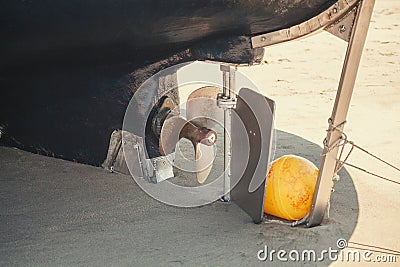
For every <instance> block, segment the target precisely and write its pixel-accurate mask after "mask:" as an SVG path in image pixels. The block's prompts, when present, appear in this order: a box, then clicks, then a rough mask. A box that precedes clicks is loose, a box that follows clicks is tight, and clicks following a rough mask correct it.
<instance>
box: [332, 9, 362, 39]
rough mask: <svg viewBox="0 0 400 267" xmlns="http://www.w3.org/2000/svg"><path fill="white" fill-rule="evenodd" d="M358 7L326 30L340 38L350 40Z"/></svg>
mask: <svg viewBox="0 0 400 267" xmlns="http://www.w3.org/2000/svg"><path fill="white" fill-rule="evenodd" d="M356 13H357V8H354V9H352V10H351V11H350V12H349V13H348V14H347V15H346V16H345V17H343V18H342V19H340V20H338V21H336V22H335V23H334V24H332V25H331V26H329V27H328V28H326V29H325V30H326V31H327V32H329V33H331V34H333V35H335V36H336V37H339V38H340V39H343V40H345V41H346V42H350V37H351V33H352V31H353V27H354V22H355V19H356Z"/></svg>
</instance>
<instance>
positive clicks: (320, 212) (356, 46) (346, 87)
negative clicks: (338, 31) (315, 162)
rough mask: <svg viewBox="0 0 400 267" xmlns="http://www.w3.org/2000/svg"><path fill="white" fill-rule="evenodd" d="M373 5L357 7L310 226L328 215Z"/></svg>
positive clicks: (367, 1) (371, 0)
mask: <svg viewBox="0 0 400 267" xmlns="http://www.w3.org/2000/svg"><path fill="white" fill-rule="evenodd" d="M374 4H375V0H363V1H362V2H360V4H359V5H358V7H357V11H356V12H357V14H356V19H355V22H354V26H353V29H352V33H351V37H350V41H349V44H348V47H347V53H346V57H345V62H344V66H343V70H342V75H341V79H340V83H339V88H338V92H337V95H336V100H335V105H334V108H333V112H332V116H331V118H330V119H329V124H330V126H329V129H328V134H327V137H326V139H325V144H324V145H325V148H324V151H323V156H322V160H321V164H320V172H319V176H318V181H317V185H316V188H315V193H314V200H313V206H312V209H311V213H310V214H309V216H308V220H307V224H306V225H307V227H313V226H317V225H320V224H321V223H322V220H323V219H324V216H325V211H326V209H327V205H328V200H329V194H330V192H331V183H332V179H333V176H334V172H335V168H336V164H337V156H338V151H339V148H338V147H335V145H337V144H338V143H339V142H340V141H341V137H342V132H341V131H342V130H343V127H344V124H345V122H346V117H347V113H348V110H349V106H350V100H351V96H352V94H353V89H354V84H355V81H356V76H357V71H358V67H359V65H360V60H361V55H362V51H363V48H364V44H365V40H366V37H367V33H368V27H369V24H370V20H371V16H372V11H373V7H374Z"/></svg>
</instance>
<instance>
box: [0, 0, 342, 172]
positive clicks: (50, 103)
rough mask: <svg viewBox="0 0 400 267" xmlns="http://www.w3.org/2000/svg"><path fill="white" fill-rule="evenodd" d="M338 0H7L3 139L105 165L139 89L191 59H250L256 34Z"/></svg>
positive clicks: (258, 52) (0, 100)
mask: <svg viewBox="0 0 400 267" xmlns="http://www.w3.org/2000/svg"><path fill="white" fill-rule="evenodd" d="M334 2H336V1H334V0H293V1H288V0H275V1H273V0H269V1H261V0H256V1H244V0H239V1H237V0H236V1H234V0H226V1H223V0H211V1H200V0H195V1H186V0H173V1H163V0H162V1H161V0H157V1H156V0H152V1H139V0H131V1H122V0H120V1H89V0H83V1H82V0H80V1H78V0H71V1H60V0H53V1H7V3H2V4H0V5H1V8H0V33H1V36H2V41H1V42H0V58H1V62H0V88H1V90H0V92H1V93H0V127H1V128H2V132H3V133H4V134H2V136H3V138H2V139H1V142H3V143H5V144H7V145H12V146H17V147H19V148H22V149H26V150H29V151H33V152H36V153H41V154H46V155H50V156H56V157H60V158H65V159H68V160H74V161H78V162H82V163H89V164H94V165H99V164H100V163H101V162H102V161H103V160H104V158H105V156H106V154H107V146H108V140H109V137H110V134H111V132H112V131H113V130H115V129H120V128H121V126H122V121H123V117H124V112H125V109H126V107H127V105H128V103H129V100H130V99H131V97H132V95H133V92H134V91H135V90H136V89H137V88H138V86H139V85H140V84H141V83H142V82H143V81H144V80H145V79H146V78H148V77H149V76H151V75H152V74H154V73H155V72H157V71H159V70H161V69H164V68H166V67H169V66H171V65H174V64H177V63H182V62H186V61H192V60H206V59H210V60H217V61H224V62H232V63H238V64H239V63H245V64H251V63H254V62H257V61H259V60H260V59H261V58H262V49H253V48H252V47H251V42H250V38H251V37H252V36H254V35H256V34H260V33H267V32H272V31H275V30H279V29H282V28H286V27H290V26H293V25H296V24H298V23H300V22H302V21H305V20H307V19H309V18H311V17H313V16H315V15H317V14H319V13H320V12H322V11H324V10H326V9H327V8H328V7H329V6H330V5H331V4H332V3H334Z"/></svg>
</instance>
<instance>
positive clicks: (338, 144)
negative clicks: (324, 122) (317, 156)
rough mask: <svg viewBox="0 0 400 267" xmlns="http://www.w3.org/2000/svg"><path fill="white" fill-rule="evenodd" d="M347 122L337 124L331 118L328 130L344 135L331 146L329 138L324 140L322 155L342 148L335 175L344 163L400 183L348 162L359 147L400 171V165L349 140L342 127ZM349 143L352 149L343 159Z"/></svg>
mask: <svg viewBox="0 0 400 267" xmlns="http://www.w3.org/2000/svg"><path fill="white" fill-rule="evenodd" d="M345 123H346V121H344V122H342V123H340V124H339V125H337V126H336V125H334V124H333V121H332V120H331V119H330V120H329V129H328V130H327V131H328V132H334V131H339V132H340V133H341V134H342V136H341V137H340V139H339V140H338V141H337V142H335V144H333V145H332V146H329V145H328V140H327V139H325V140H324V146H325V153H324V154H322V155H321V156H326V155H327V154H328V153H329V152H331V151H332V150H334V149H336V148H341V149H340V153H339V158H338V159H337V163H336V168H335V172H334V176H337V175H338V172H339V171H340V170H341V169H342V168H343V167H344V165H346V166H349V167H352V168H355V169H358V170H360V171H363V172H365V173H367V174H370V175H373V176H375V177H377V178H379V179H382V180H385V181H388V182H391V183H394V184H399V185H400V182H399V181H395V180H392V179H389V178H387V177H383V176H381V175H378V174H375V173H373V172H370V171H367V170H365V169H363V168H361V167H358V166H355V165H353V164H350V163H348V162H347V161H348V159H349V158H350V155H351V154H352V152H353V151H354V148H357V149H359V150H360V151H362V152H364V153H366V154H367V155H369V156H371V157H373V158H375V159H377V160H379V161H380V162H383V163H384V164H386V165H388V166H389V167H392V168H393V169H395V170H397V171H399V172H400V168H399V167H397V166H394V165H393V164H390V163H389V162H387V161H385V160H383V159H382V158H380V157H378V156H376V155H374V154H372V153H371V152H369V151H367V150H366V149H364V148H362V147H360V146H358V145H356V144H354V142H352V141H349V140H348V137H347V135H346V134H345V133H344V132H343V130H342V129H341V127H342V126H343V125H344V124H345ZM347 144H349V145H351V149H350V151H349V152H348V153H347V155H346V157H345V159H344V160H343V161H342V160H341V158H342V157H343V153H344V150H345V148H346V145H347Z"/></svg>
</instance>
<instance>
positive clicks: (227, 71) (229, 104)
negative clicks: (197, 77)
mask: <svg viewBox="0 0 400 267" xmlns="http://www.w3.org/2000/svg"><path fill="white" fill-rule="evenodd" d="M220 70H221V71H222V81H223V88H222V90H223V91H222V94H218V95H217V106H218V107H220V108H222V109H224V195H223V196H222V197H221V200H222V201H224V202H228V201H230V198H231V197H230V187H231V181H230V179H231V168H230V159H231V156H232V154H231V141H230V135H231V118H232V109H234V108H236V98H235V97H234V95H235V79H236V77H235V76H236V75H235V72H236V70H235V69H232V68H231V67H230V66H228V65H221V66H220Z"/></svg>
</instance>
